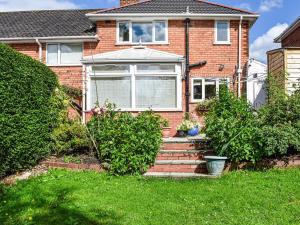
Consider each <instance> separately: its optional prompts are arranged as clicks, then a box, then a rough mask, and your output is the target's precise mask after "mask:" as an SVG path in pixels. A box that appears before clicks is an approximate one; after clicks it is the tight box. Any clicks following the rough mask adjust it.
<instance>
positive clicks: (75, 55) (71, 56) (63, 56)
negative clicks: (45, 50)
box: [60, 44, 82, 64]
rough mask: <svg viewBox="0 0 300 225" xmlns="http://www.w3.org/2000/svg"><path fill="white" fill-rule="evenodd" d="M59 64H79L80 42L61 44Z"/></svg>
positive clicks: (80, 56)
mask: <svg viewBox="0 0 300 225" xmlns="http://www.w3.org/2000/svg"><path fill="white" fill-rule="evenodd" d="M60 51H61V53H60V62H61V64H80V60H81V59H82V44H61V45H60Z"/></svg>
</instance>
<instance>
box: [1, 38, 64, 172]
mask: <svg viewBox="0 0 300 225" xmlns="http://www.w3.org/2000/svg"><path fill="white" fill-rule="evenodd" d="M57 87H58V80H57V77H56V75H55V74H54V73H53V72H52V71H51V70H50V69H49V68H48V67H47V66H45V65H43V64H42V63H40V62H38V61H36V60H34V59H32V58H31V57H29V56H25V55H23V54H21V53H18V52H16V51H15V50H13V49H11V48H9V47H8V46H6V45H4V44H0V140H1V142H0V177H2V176H4V175H6V174H10V173H14V172H15V171H18V170H23V169H26V168H29V167H31V166H34V165H35V164H36V163H37V162H38V161H39V160H40V159H42V158H43V157H45V156H46V155H47V154H49V152H50V147H51V144H50V143H51V138H50V134H51V132H52V129H53V128H54V127H55V126H56V124H57V115H58V113H59V108H57V107H56V106H54V105H53V102H55V98H56V95H55V89H56V88H57Z"/></svg>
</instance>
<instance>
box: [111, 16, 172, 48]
mask: <svg viewBox="0 0 300 225" xmlns="http://www.w3.org/2000/svg"><path fill="white" fill-rule="evenodd" d="M159 22H164V23H165V25H166V28H165V29H166V40H165V41H156V40H155V23H159ZM120 23H128V24H129V41H120V39H119V37H120V36H119V35H120V30H119V24H120ZM132 23H152V42H142V44H143V45H161V44H168V41H169V35H168V34H169V25H168V20H151V21H147V20H142V21H130V20H129V21H128V20H120V21H117V27H116V44H117V45H138V44H140V43H139V42H133V41H132V36H133V35H132V32H133V30H132Z"/></svg>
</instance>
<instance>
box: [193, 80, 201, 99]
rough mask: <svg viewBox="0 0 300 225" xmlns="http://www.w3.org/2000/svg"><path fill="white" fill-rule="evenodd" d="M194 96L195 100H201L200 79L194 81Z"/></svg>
mask: <svg viewBox="0 0 300 225" xmlns="http://www.w3.org/2000/svg"><path fill="white" fill-rule="evenodd" d="M193 88H194V96H193V98H194V99H195V100H202V99H203V96H202V79H201V80H196V79H195V80H194V87H193Z"/></svg>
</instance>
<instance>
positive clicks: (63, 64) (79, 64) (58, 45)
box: [45, 42, 84, 66]
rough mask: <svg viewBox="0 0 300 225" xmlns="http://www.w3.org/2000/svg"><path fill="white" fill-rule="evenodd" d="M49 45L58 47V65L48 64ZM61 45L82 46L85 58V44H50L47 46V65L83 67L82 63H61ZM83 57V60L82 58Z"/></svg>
mask: <svg viewBox="0 0 300 225" xmlns="http://www.w3.org/2000/svg"><path fill="white" fill-rule="evenodd" d="M49 45H57V48H58V49H57V54H58V55H57V63H56V64H49V63H48V46H49ZM61 45H81V53H82V57H83V50H84V43H83V42H49V43H47V44H46V58H45V60H46V65H47V66H82V63H81V62H79V63H61ZM82 57H81V58H82Z"/></svg>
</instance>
